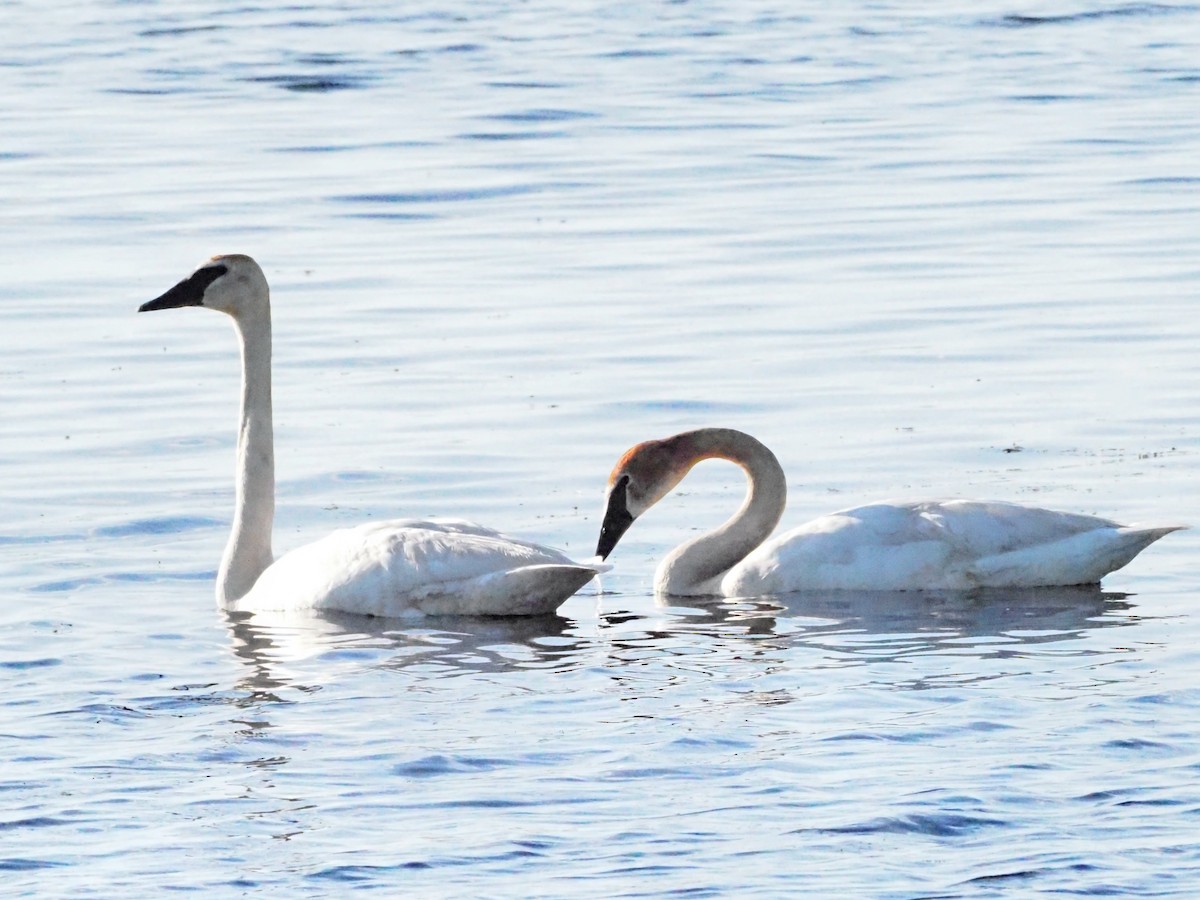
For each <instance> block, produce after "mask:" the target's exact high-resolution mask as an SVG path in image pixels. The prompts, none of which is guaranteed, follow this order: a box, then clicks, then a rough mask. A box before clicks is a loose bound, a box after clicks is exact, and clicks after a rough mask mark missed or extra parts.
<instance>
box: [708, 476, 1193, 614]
mask: <svg viewBox="0 0 1200 900" xmlns="http://www.w3.org/2000/svg"><path fill="white" fill-rule="evenodd" d="M1178 527H1179V526H1163V527H1152V528H1141V527H1137V526H1128V527H1126V526H1122V525H1119V524H1118V523H1116V522H1113V521H1110V520H1108V519H1102V518H1098V517H1095V516H1085V515H1079V514H1076V513H1066V512H1057V511H1055V510H1049V509H1039V508H1035V507H1028V506H1021V505H1019V504H1015V503H1003V502H984V501H973V500H948V501H920V502H911V503H908V502H887V503H875V504H871V505H869V506H860V507H856V508H854V509H846V510H841V511H839V512H835V513H831V514H830V515H827V516H822V517H821V518H819V519H814V520H813V521H811V522H808V523H807V524H805V525H801V526H800V527H799V528H796V529H793V530H792V531H789V532H786V533H785V534H782V535H780V536H779V537H777V538H774V539H773V540H770V541H768V542H766V543H765V544H763V546H761V547H760V548H759V549H758V550H756V551H755V552H754V553H752V554H750V555H749V556H748V557H747V558H746V559H745V560H744V561H743V562H742V563H741V564H740V565H738V566H736V567H735V568H734V569H733V570H732V571H731V572H730V573H729V574H728V575H727V576H726V577H725V579H724V581H723V584H722V586H723V591H724V592H725V593H726V594H735V595H736V594H755V593H769V592H776V593H784V592H787V591H800V590H919V589H951V590H969V589H972V588H977V587H1029V586H1036V585H1068V584H1092V583H1095V582H1098V581H1100V579H1101V578H1102V577H1103V576H1104V575H1106V574H1108V573H1109V572H1111V571H1114V570H1115V569H1119V568H1121V566H1124V565H1125V564H1126V563H1128V562H1129V561H1130V560H1131V559H1133V558H1134V557H1135V556H1136V555H1137V554H1138V553H1139V552H1141V551H1142V550H1143V549H1144V548H1145V547H1147V546H1148V545H1149V544H1151V543H1153V542H1154V541H1156V540H1158V539H1159V538H1160V537H1162V536H1163V535H1165V534H1168V533H1170V532H1171V531H1175V530H1177V528H1178Z"/></svg>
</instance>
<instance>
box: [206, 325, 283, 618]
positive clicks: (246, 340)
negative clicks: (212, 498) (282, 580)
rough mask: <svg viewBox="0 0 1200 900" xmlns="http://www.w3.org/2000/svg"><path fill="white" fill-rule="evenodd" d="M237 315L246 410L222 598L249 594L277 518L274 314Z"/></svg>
mask: <svg viewBox="0 0 1200 900" xmlns="http://www.w3.org/2000/svg"><path fill="white" fill-rule="evenodd" d="M261 309H262V312H261V313H255V314H250V315H246V316H243V317H240V318H235V319H234V328H235V330H236V331H237V334H238V339H239V342H240V344H241V349H242V413H241V419H242V421H241V426H240V427H239V428H238V440H237V473H236V475H237V481H236V486H235V492H236V499H235V501H234V511H233V530H232V531H231V532H230V534H229V543H227V544H226V545H225V555H224V556H223V557H222V558H221V568H220V570H219V571H218V573H217V600H218V601H220V602H221V603H230V602H232V601H234V600H238V599H240V598H241V597H243V596H245V595H246V593H248V592H249V590H250V588H252V587H254V582H255V581H257V580H258V576H259V575H261V574H262V573H263V571H264V570H265V569H266V568H267V567H268V566H269V565H271V562H272V561H273V559H274V557H273V556H272V554H271V526H272V524H273V522H274V519H275V436H274V432H273V428H272V424H271V313H270V308H269V307H268V306H267V305H266V304H263V305H262V307H261Z"/></svg>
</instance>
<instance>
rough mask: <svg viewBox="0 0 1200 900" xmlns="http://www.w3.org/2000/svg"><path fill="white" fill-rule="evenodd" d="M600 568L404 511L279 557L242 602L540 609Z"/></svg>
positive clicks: (515, 611)
mask: <svg viewBox="0 0 1200 900" xmlns="http://www.w3.org/2000/svg"><path fill="white" fill-rule="evenodd" d="M596 571H597V568H596V567H588V566H582V565H580V564H578V563H575V562H573V561H572V560H571V559H570V558H569V557H567V556H565V555H564V554H562V553H559V552H558V551H556V550H552V549H551V548H549V547H542V546H539V545H537V544H533V543H530V542H528V541H522V540H519V539H517V538H512V537H508V536H507V535H504V534H501V533H500V532H498V531H493V530H492V529H490V528H484V527H482V526H479V525H474V524H472V523H470V522H463V521H460V520H456V519H398V520H391V521H386V522H376V523H369V524H366V525H360V526H358V527H356V528H345V529H341V530H339V531H335V532H333V533H332V534H329V535H327V536H326V537H324V538H322V539H320V540H318V541H315V542H313V543H311V544H307V545H305V546H303V547H300V548H298V549H296V550H293V551H292V552H290V553H288V554H287V555H285V556H283V557H281V558H280V559H278V560H277V561H276V562H275V563H274V564H273V565H271V566H270V567H269V568H268V569H267V570H266V571H265V572H263V573H262V575H261V576H260V577H259V579H258V581H257V582H256V583H255V585H254V588H253V589H252V590H251V591H250V592H249V593H248V594H247V595H246V596H245V597H243V598H242V599H241V600H239V601H237V603H236V604H235V606H234V607H233V608H235V609H239V610H249V611H255V610H279V609H290V610H298V609H335V610H340V611H342V612H350V613H357V614H360V615H373V616H398V615H405V614H408V613H451V612H452V613H454V614H457V615H536V614H541V613H548V612H552V611H553V610H554V609H555V608H556V607H557V606H558V605H560V604H561V603H562V602H563V601H564V600H565V599H566V598H567V597H569V596H570V595H571V594H573V593H574V592H575V591H577V590H578V589H579V588H581V587H583V585H584V584H586V583H587V582H588V581H589V580H590V579H591V578H592V577H593V576H594V575H595V574H596Z"/></svg>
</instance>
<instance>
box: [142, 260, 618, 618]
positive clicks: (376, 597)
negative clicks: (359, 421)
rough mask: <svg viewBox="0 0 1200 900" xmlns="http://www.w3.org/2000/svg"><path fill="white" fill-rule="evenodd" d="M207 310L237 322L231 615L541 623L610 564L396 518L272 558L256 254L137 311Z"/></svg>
mask: <svg viewBox="0 0 1200 900" xmlns="http://www.w3.org/2000/svg"><path fill="white" fill-rule="evenodd" d="M179 306H205V307H208V308H209V309H216V310H219V311H221V312H224V313H227V314H228V315H230V316H231V317H232V318H233V321H234V326H235V329H236V331H237V334H238V337H239V339H240V342H241V349H242V405H241V427H240V429H239V431H238V446H237V483H236V503H235V508H234V519H233V530H232V532H231V533H230V535H229V542H228V543H227V544H226V546H225V554H224V556H223V557H222V559H221V567H220V569H219V571H218V573H217V600H218V602H220V603H221V605H222V606H224V607H226V608H227V609H231V610H242V611H250V612H253V611H257V610H304V609H317V610H319V609H324V610H338V611H341V612H349V613H359V614H364V615H374V616H402V615H406V614H410V613H433V614H443V615H494V616H515V615H544V614H547V613H551V612H553V611H554V610H555V609H557V608H558V607H559V606H560V605H561V604H562V602H563V601H564V600H566V599H567V598H568V597H570V596H571V595H572V594H574V593H575V592H576V591H577V590H579V589H580V588H581V587H583V586H584V585H585V584H586V583H587V582H588V581H590V580H591V579H592V578H593V577H594V576H595V575H596V574H597V573H598V572H600V571H603V570H604V569H605V568H607V567H606V566H604V565H603V564H599V563H597V564H594V565H593V564H580V563H576V562H573V561H572V560H571V559H569V558H568V557H566V556H564V555H563V554H561V553H559V552H558V551H557V550H553V549H550V548H549V547H542V546H539V545H537V544H531V543H527V542H525V541H520V540H516V539H514V538H510V537H506V536H505V535H503V534H500V533H499V532H496V531H492V530H491V529H488V528H482V527H480V526H478V525H472V524H470V523H467V522H461V521H457V520H450V519H442V520H439V519H430V520H416V519H400V520H395V521H388V522H376V523H371V524H368V525H362V526H359V527H357V528H347V529H342V530H340V531H335V532H333V533H332V534H330V535H328V536H327V537H325V538H323V539H322V540H319V541H316V542H314V543H312V544H309V545H307V546H304V547H301V548H299V549H297V550H293V551H292V552H290V553H288V554H286V555H285V556H283V557H281V558H280V559H279V560H277V561H276V560H274V557H273V555H272V552H271V527H272V524H273V520H274V516H275V451H274V438H273V428H272V419H271V306H270V297H269V290H268V287H267V280H266V277H265V276H264V275H263V273H262V269H260V268H259V266H258V264H257V263H256V262H255V261H254V260H253V259H251V258H250V257H248V256H240V255H230V256H217V257H213V259H211V260H210V261H209V262H207V263H205V264H204V265H202V266H201V267H200V268H199V269H197V270H196V271H195V272H194V273H193V274H192V275H191V276H190V277H188V278H186V279H184V280H183V281H181V282H179V284H177V285H175V287H173V288H171V290H169V291H167V292H166V293H165V294H163V295H162V296H161V297H159V298H157V299H156V300H151V301H150V302H149V303H145V304H143V305H142V306H141V308H140V309H139V312H146V311H149V310H156V309H171V308H174V307H179Z"/></svg>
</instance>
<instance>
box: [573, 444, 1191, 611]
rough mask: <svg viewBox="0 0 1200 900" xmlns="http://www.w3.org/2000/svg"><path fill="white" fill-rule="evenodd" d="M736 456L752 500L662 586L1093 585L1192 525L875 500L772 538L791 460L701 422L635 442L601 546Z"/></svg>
mask: <svg viewBox="0 0 1200 900" xmlns="http://www.w3.org/2000/svg"><path fill="white" fill-rule="evenodd" d="M705 459H726V460H729V461H730V462H733V463H736V464H737V465H739V466H741V467H742V469H744V470H745V472H746V475H747V477H748V478H749V490H748V492H747V495H746V500H745V502H743V503H742V506H741V509H739V510H738V511H737V513H735V514H734V516H733V518H731V519H730V520H729V521H727V522H726V523H725V524H724V525H722V526H721V527H720V528H717V529H716V530H714V531H711V532H709V533H707V534H703V535H701V536H699V537H697V538H694V539H692V540H690V541H687V542H686V543H684V544H682V545H680V546H679V547H676V548H675V549H674V550H672V551H671V552H670V553H669V554H667V557H666V558H665V559H664V560H663V561H662V562H661V563H660V564H659V566H658V571H657V573H656V574H655V579H654V586H655V590H656V591H657V592H658V593H660V594H668V595H672V594H673V595H681V596H705V595H717V596H725V597H748V596H757V595H760V594H782V593H787V592H790V591H808V590H814V591H816V590H820V591H827V590H856V591H864V590H866V591H872V590H879V591H906V590H922V589H928V590H934V589H938V590H970V589H973V588H982V587H1035V586H1048V585H1072V584H1094V583H1097V582H1099V581H1100V579H1101V578H1102V577H1103V576H1105V575H1107V574H1108V573H1109V572H1112V571H1114V570H1116V569H1119V568H1121V567H1122V566H1123V565H1125V564H1126V563H1128V562H1129V561H1130V560H1131V559H1133V558H1134V557H1135V556H1137V555H1138V553H1140V552H1141V551H1142V550H1144V549H1145V548H1146V547H1147V546H1149V545H1150V544H1152V543H1153V542H1154V541H1156V540H1158V539H1159V538H1160V537H1162V536H1163V535H1165V534H1169V533H1170V532H1172V531H1176V530H1178V529H1179V528H1182V527H1184V526H1180V525H1167V526H1153V527H1141V526H1133V525H1131V526H1125V525H1119V524H1117V523H1116V522H1111V521H1109V520H1108V519H1101V518H1097V517H1095V516H1086V515H1076V514H1073V513H1065V512H1056V511H1054V510H1049V509H1039V508H1036V507H1030V506H1021V505H1019V504H1015V503H1001V502H983V501H976V500H925V501H916V502H886V503H874V504H871V505H869V506H859V507H856V508H854V509H845V510H841V511H840V512H835V513H831V514H830V515H827V516H822V517H821V518H819V519H814V520H813V521H811V522H809V523H807V524H805V525H801V526H800V527H799V528H794V529H792V530H791V531H787V532H785V533H783V534H781V535H779V536H778V537H776V538H773V539H771V540H768V538H770V536H771V532H772V531H774V530H775V526H776V525H778V524H779V519H780V517H781V516H782V515H783V509H784V506H785V504H786V503H787V482H786V480H785V478H784V474H783V467H782V466H780V465H779V461H778V460H777V459H776V458H775V454H774V453H772V452H771V451H770V450H769V449H767V447H766V446H765V445H764V444H762V443H761V442H760V441H758V440H756V439H755V438H753V437H751V436H750V435H748V434H745V433H744V432H741V431H735V430H734V429H732V428H701V429H698V430H696V431H685V432H683V433H682V434H677V435H674V436H673V437H669V438H665V439H663V440H656V441H646V442H645V443H641V444H638V445H637V446H635V447H633V448H632V449H630V450H629V451H628V452H626V454H625V455H624V456H622V457H621V459H620V461H619V462H618V463H617V465H616V468H614V469H613V471H612V475H611V476H610V477H609V480H608V494H607V506H606V509H605V513H604V522H603V525H602V526H601V530H600V541H599V545H598V546H597V548H596V554H597V555H598V556H599V557H600V558H601V559H607V558H608V555H609V554H610V553H611V552H612V550H613V548H614V547H615V546H616V545H617V542H618V541H619V540H620V539H621V535H623V534H624V533H625V531H626V530H627V529H628V528H629V526H630V525H632V524H633V521H634V519H636V518H637V517H638V516H640V515H641V514H642V513H644V512H645V511H646V510H647V509H649V508H650V507H651V506H653V505H654V504H655V503H657V502H658V501H659V500H661V499H662V498H663V497H664V496H666V495H667V493H668V492H670V491H671V489H672V488H674V487H675V485H677V484H678V483H679V482H680V481H681V480H682V479H683V477H684V476H685V475H687V473H688V472H689V471H690V470H691V468H692V466H694V465H695V464H696V463H698V462H700V461H701V460H705Z"/></svg>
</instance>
